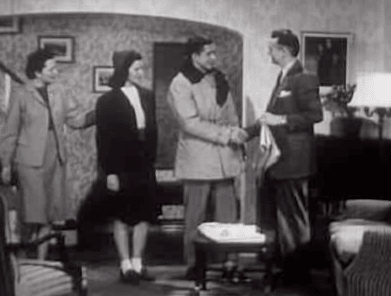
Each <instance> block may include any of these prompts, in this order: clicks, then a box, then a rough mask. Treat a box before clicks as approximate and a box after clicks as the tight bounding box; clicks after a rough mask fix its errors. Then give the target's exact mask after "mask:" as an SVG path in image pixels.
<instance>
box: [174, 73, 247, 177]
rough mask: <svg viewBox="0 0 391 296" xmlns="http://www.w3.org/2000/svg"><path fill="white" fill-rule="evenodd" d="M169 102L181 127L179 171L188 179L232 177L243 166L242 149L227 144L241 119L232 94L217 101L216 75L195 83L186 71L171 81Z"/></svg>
mask: <svg viewBox="0 0 391 296" xmlns="http://www.w3.org/2000/svg"><path fill="white" fill-rule="evenodd" d="M168 102H169V105H170V107H171V109H172V110H173V113H174V116H175V117H176V119H177V121H178V123H179V127H180V133H179V139H178V144H177V153H176V159H175V175H176V177H177V178H179V179H186V180H211V179H224V178H232V177H235V176H237V175H239V173H240V170H241V151H240V150H239V149H234V148H232V147H230V146H227V143H228V141H229V138H230V133H231V127H232V126H238V125H239V120H238V116H237V113H236V109H235V105H234V102H233V99H232V96H231V94H230V93H229V92H228V94H227V99H226V101H225V102H224V104H223V105H222V106H219V105H218V104H217V102H216V85H215V78H214V76H213V75H212V74H208V75H205V76H204V77H203V78H202V79H201V80H200V81H198V82H195V83H192V82H191V81H190V80H189V78H188V77H186V76H185V75H184V74H183V73H181V72H180V73H178V74H177V75H176V76H175V77H174V79H173V81H172V82H171V85H170V88H169V93H168Z"/></svg>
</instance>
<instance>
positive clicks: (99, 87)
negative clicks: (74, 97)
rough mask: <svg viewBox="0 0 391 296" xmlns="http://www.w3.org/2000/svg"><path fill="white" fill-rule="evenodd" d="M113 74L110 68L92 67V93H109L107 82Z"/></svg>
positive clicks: (112, 69)
mask: <svg viewBox="0 0 391 296" xmlns="http://www.w3.org/2000/svg"><path fill="white" fill-rule="evenodd" d="M113 72H114V68H113V67H112V66H94V68H93V74H92V75H93V76H92V77H93V79H92V83H93V85H92V91H93V92H96V93H101V92H106V91H109V90H110V87H109V86H108V82H109V79H110V77H111V75H113Z"/></svg>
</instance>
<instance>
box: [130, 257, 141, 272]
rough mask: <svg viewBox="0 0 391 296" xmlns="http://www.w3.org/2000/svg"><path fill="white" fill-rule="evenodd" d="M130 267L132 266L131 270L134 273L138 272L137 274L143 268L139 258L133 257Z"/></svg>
mask: <svg viewBox="0 0 391 296" xmlns="http://www.w3.org/2000/svg"><path fill="white" fill-rule="evenodd" d="M132 265H133V269H134V270H135V271H136V272H138V273H140V272H141V270H142V268H143V264H142V260H141V258H139V257H133V258H132Z"/></svg>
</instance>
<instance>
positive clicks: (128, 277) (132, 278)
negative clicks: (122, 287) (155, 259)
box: [119, 269, 140, 285]
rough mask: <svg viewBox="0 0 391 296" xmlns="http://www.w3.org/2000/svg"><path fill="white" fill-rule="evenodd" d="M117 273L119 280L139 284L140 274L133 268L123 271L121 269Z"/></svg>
mask: <svg viewBox="0 0 391 296" xmlns="http://www.w3.org/2000/svg"><path fill="white" fill-rule="evenodd" d="M119 275H120V280H121V282H123V283H126V284H131V285H138V284H140V274H139V273H137V272H135V271H134V270H131V269H129V270H127V271H125V272H122V270H120V272H119Z"/></svg>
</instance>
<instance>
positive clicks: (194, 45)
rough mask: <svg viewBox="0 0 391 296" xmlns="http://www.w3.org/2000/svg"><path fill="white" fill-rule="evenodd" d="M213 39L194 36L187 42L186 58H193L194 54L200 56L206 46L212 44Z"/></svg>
mask: <svg viewBox="0 0 391 296" xmlns="http://www.w3.org/2000/svg"><path fill="white" fill-rule="evenodd" d="M212 43H213V41H212V39H210V38H208V37H205V36H194V37H191V38H189V39H188V40H187V44H186V56H187V57H191V55H192V54H193V53H197V54H199V53H200V52H202V50H203V49H204V46H205V45H208V44H212Z"/></svg>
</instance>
